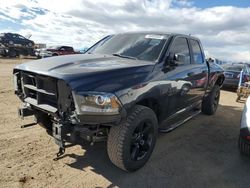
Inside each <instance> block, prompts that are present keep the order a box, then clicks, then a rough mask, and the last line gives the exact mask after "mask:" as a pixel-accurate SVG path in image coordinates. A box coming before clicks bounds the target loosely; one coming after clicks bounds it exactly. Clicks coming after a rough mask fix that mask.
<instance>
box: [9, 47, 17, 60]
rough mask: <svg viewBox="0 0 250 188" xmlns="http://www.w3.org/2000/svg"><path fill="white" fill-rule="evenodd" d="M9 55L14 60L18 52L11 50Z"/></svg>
mask: <svg viewBox="0 0 250 188" xmlns="http://www.w3.org/2000/svg"><path fill="white" fill-rule="evenodd" d="M8 55H9V57H10V58H14V57H16V56H17V52H16V50H14V49H10V50H9V52H8Z"/></svg>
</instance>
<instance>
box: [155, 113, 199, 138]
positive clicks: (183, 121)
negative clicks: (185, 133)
mask: <svg viewBox="0 0 250 188" xmlns="http://www.w3.org/2000/svg"><path fill="white" fill-rule="evenodd" d="M200 112H201V111H200V110H197V111H194V112H193V113H192V114H191V115H190V116H189V117H187V118H186V119H184V120H182V121H179V122H177V123H174V124H172V125H171V126H168V127H167V128H165V129H164V128H160V129H159V131H160V132H161V133H168V132H170V131H172V130H174V129H176V128H177V127H179V126H181V125H182V124H184V123H186V122H187V121H189V120H190V119H192V118H193V117H195V116H197V115H198V114H200Z"/></svg>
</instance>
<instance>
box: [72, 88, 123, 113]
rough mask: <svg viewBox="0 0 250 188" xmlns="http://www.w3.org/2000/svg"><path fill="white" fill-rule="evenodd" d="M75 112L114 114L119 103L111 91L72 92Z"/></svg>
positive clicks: (119, 108) (118, 110) (118, 111)
mask: <svg viewBox="0 0 250 188" xmlns="http://www.w3.org/2000/svg"><path fill="white" fill-rule="evenodd" d="M73 96H74V100H75V106H76V112H77V114H87V115H116V114H119V113H120V110H121V103H120V101H119V100H118V99H117V97H116V96H115V95H113V94H111V93H81V94H76V93H73Z"/></svg>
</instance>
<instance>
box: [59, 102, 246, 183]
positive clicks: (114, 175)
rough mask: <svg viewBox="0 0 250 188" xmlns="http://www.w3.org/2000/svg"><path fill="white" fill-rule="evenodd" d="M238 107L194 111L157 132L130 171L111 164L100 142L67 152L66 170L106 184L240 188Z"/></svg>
mask: <svg viewBox="0 0 250 188" xmlns="http://www.w3.org/2000/svg"><path fill="white" fill-rule="evenodd" d="M240 117H241V109H240V108H237V107H233V106H222V105H220V106H219V108H218V111H217V113H216V115H214V116H206V115H202V114H201V115H198V116H196V117H195V118H193V119H192V120H190V121H189V122H187V123H185V124H184V125H183V126H181V127H179V128H177V129H176V130H174V131H172V132H170V133H168V134H160V135H159V138H158V141H157V144H156V148H155V150H154V152H153V155H152V156H151V158H150V160H149V161H148V163H147V164H146V165H145V166H144V167H143V168H142V169H140V170H138V171H136V172H134V173H127V172H124V171H122V170H120V169H118V168H116V167H115V166H114V165H113V164H112V163H111V162H110V160H109V158H108V155H107V152H106V143H97V144H95V145H94V146H89V145H82V147H83V149H84V150H86V152H85V153H84V155H75V154H67V155H65V156H63V157H71V158H74V159H75V162H73V163H70V164H67V165H69V166H70V167H72V168H75V169H78V170H80V171H85V168H87V167H91V168H92V171H93V172H95V173H96V174H98V175H101V176H103V177H104V178H106V179H107V180H108V181H110V182H112V183H111V184H110V185H109V186H108V187H115V186H118V187H168V186H169V187H221V186H223V187H244V186H245V185H247V184H249V183H250V179H249V174H250V157H246V156H242V155H240V154H239V151H238V147H237V141H238V134H239V124H240Z"/></svg>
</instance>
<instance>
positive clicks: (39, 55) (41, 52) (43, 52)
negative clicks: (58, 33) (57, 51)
mask: <svg viewBox="0 0 250 188" xmlns="http://www.w3.org/2000/svg"><path fill="white" fill-rule="evenodd" d="M35 55H36V56H37V58H39V59H40V58H44V57H52V52H50V51H47V50H46V48H42V49H37V50H36V52H35Z"/></svg>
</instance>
